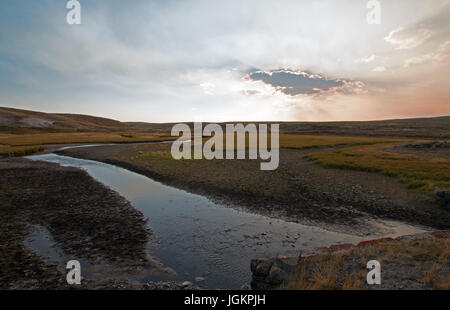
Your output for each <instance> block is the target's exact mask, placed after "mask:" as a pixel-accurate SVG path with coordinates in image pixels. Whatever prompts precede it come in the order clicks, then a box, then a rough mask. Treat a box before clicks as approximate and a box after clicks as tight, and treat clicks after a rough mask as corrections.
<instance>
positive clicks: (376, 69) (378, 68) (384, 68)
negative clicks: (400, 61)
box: [372, 66, 387, 72]
mask: <svg viewBox="0 0 450 310" xmlns="http://www.w3.org/2000/svg"><path fill="white" fill-rule="evenodd" d="M386 70H387V69H386V67H383V66H380V67H376V68H374V69H373V70H372V71H373V72H384V71H386Z"/></svg>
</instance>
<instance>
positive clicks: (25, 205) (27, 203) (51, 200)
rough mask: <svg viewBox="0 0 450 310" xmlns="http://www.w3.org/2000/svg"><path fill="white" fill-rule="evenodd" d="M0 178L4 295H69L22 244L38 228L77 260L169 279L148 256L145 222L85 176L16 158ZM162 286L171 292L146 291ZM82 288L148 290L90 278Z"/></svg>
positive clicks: (59, 275) (61, 278) (2, 165)
mask: <svg viewBox="0 0 450 310" xmlns="http://www.w3.org/2000/svg"><path fill="white" fill-rule="evenodd" d="M0 175H1V178H0V288H1V289H55V288H56V289H59V288H69V286H68V285H67V284H66V280H65V277H66V274H65V270H61V268H58V266H57V265H56V264H50V263H47V262H46V261H44V260H43V259H42V258H41V257H40V256H38V255H37V254H36V253H35V252H33V251H31V250H30V249H29V248H27V247H26V246H25V245H24V240H25V239H26V237H27V236H28V235H29V234H30V233H31V232H32V231H33V227H34V226H35V225H39V226H42V227H45V228H46V229H47V230H48V231H49V232H51V235H52V238H53V239H54V241H55V245H56V246H57V247H58V248H60V249H62V250H63V251H64V253H65V255H66V256H67V257H69V258H71V259H72V258H73V259H80V260H85V261H88V262H90V263H93V264H98V265H107V266H109V268H110V269H109V271H111V270H112V271H114V270H120V272H130V273H133V272H135V271H136V270H147V271H149V272H152V273H155V274H159V273H166V272H168V270H166V269H164V268H163V267H162V266H161V265H160V264H158V263H157V262H155V261H153V260H152V259H151V258H150V257H148V255H147V252H146V245H147V242H148V241H149V238H150V237H151V232H150V231H149V230H148V229H147V225H146V221H145V220H144V218H143V215H142V214H141V213H140V212H139V211H137V210H136V209H135V208H134V207H133V206H131V205H130V203H129V202H128V201H126V200H125V199H124V198H123V197H121V196H119V195H118V194H117V193H116V192H114V191H112V190H110V189H109V188H106V187H105V186H103V185H102V184H100V183H98V182H96V181H95V180H94V179H92V178H91V177H90V176H89V175H88V174H87V173H86V172H84V171H82V170H80V169H75V168H68V167H61V166H59V165H57V164H52V163H44V162H34V161H31V160H28V159H18V158H15V159H1V160H0ZM158 285H166V286H167V285H169V286H170V284H167V283H166V284H158V283H156V284H152V285H151V286H148V287H145V288H146V289H148V288H157V287H158ZM172 286H173V285H172ZM70 288H73V287H70ZM80 288H144V287H142V285H135V284H132V283H129V282H126V281H113V280H108V279H107V277H106V276H105V278H97V279H95V280H94V279H89V278H86V279H84V280H83V281H82V286H81V287H80Z"/></svg>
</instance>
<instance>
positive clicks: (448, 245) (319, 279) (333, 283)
mask: <svg viewBox="0 0 450 310" xmlns="http://www.w3.org/2000/svg"><path fill="white" fill-rule="evenodd" d="M449 253H450V240H449V239H448V238H443V239H436V240H428V239H418V240H411V241H393V242H386V243H378V244H375V245H372V246H370V247H366V248H353V249H351V250H348V251H341V252H336V253H333V254H325V255H316V256H311V257H306V258H303V259H302V260H300V262H299V264H298V266H297V273H296V276H295V278H294V280H292V281H291V282H290V283H289V284H287V285H286V287H284V288H286V289H294V290H305V289H326V290H330V289H345V290H355V289H365V288H367V285H366V276H367V272H368V270H367V269H366V264H367V262H368V261H369V260H371V259H377V260H378V261H380V263H381V265H382V278H384V280H382V287H381V288H383V287H384V288H388V287H389V286H390V285H393V284H398V283H400V282H401V281H402V280H405V279H408V278H411V277H414V278H415V281H416V282H417V283H419V284H420V285H422V286H423V287H430V288H433V289H449V288H450V273H449V269H448V266H449ZM397 272H398V273H397ZM389 279H390V282H391V283H387V284H386V283H385V284H384V285H385V286H383V283H384V282H383V281H388V282H389ZM395 282H398V283H395Z"/></svg>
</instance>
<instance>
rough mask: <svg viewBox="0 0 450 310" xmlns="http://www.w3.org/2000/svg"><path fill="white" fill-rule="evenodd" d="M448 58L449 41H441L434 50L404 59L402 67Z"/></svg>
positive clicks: (438, 61)
mask: <svg viewBox="0 0 450 310" xmlns="http://www.w3.org/2000/svg"><path fill="white" fill-rule="evenodd" d="M449 58H450V41H446V42H444V43H442V44H441V45H440V46H439V48H438V49H437V51H436V52H431V53H427V54H424V55H420V56H416V57H411V58H408V59H407V60H405V63H404V67H405V68H408V67H411V66H415V65H422V64H426V63H433V64H437V63H442V62H445V61H447V60H448V59H449Z"/></svg>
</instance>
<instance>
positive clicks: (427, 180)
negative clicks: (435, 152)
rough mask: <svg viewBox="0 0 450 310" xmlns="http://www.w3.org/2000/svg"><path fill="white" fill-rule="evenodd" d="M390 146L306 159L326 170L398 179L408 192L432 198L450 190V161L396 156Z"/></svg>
mask: <svg viewBox="0 0 450 310" xmlns="http://www.w3.org/2000/svg"><path fill="white" fill-rule="evenodd" d="M386 146H390V144H385V143H383V144H378V145H369V146H357V147H350V148H345V149H342V150H336V151H331V152H323V153H314V154H311V155H308V156H306V158H308V159H310V160H313V161H314V162H316V163H317V164H320V165H321V166H324V167H332V168H341V169H354V170H361V171H369V172H378V173H382V174H384V175H387V176H392V177H396V178H398V179H399V180H400V181H401V182H402V183H404V184H406V186H407V187H408V188H413V189H420V190H421V191H423V192H426V193H429V194H432V193H434V192H435V191H436V190H440V189H449V188H450V159H449V158H444V157H442V158H439V157H434V158H433V160H430V158H425V157H424V156H420V155H417V154H406V153H394V152H392V151H388V150H386V149H385V147H386Z"/></svg>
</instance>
